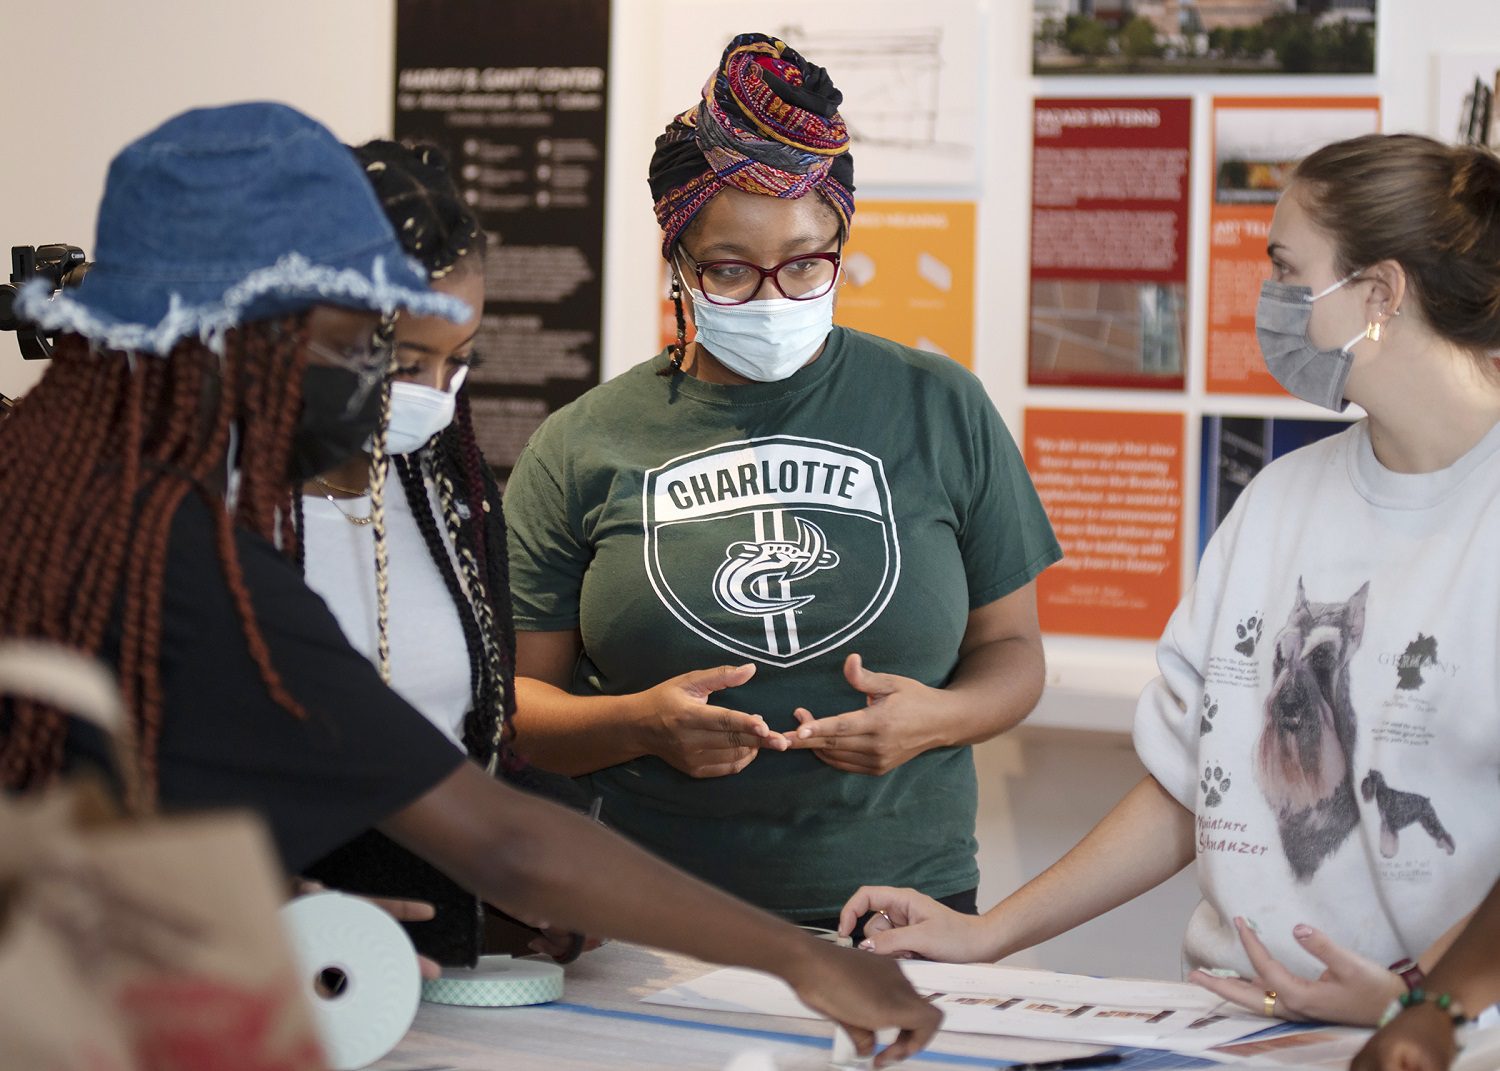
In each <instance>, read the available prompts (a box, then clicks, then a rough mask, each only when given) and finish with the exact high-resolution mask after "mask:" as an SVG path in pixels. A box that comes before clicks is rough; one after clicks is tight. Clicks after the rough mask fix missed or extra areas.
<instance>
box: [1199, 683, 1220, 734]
mask: <svg viewBox="0 0 1500 1071" xmlns="http://www.w3.org/2000/svg"><path fill="white" fill-rule="evenodd" d="M1218 713H1219V704H1218V703H1215V702H1214V700H1213V696H1211V695H1209V694H1208V693H1207V692H1204V693H1203V717H1202V718H1201V719H1200V720H1199V722H1198V732H1199V734H1200V735H1201V734H1203V733H1211V732H1213V731H1214V716H1215V715H1217V714H1218Z"/></svg>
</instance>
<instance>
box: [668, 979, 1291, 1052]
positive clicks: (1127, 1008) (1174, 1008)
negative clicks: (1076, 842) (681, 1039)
mask: <svg viewBox="0 0 1500 1071" xmlns="http://www.w3.org/2000/svg"><path fill="white" fill-rule="evenodd" d="M901 967H902V969H903V970H904V971H905V972H906V975H907V977H908V978H909V979H910V980H911V983H912V985H913V986H915V987H916V988H917V990H918V992H920V993H922V994H923V995H924V996H929V997H931V998H932V1001H933V1004H934V1005H935V1006H936V1007H938V1008H940V1009H941V1010H942V1012H943V1015H944V1021H943V1029H944V1030H956V1031H959V1032H960V1033H967V1034H998V1035H1004V1036H1009V1037H1021V1038H1033V1039H1037V1040H1045V1041H1073V1042H1084V1043H1087V1044H1096V1045H1129V1046H1138V1047H1143V1048H1153V1049H1168V1050H1171V1051H1174V1052H1191V1053H1204V1052H1205V1050H1207V1049H1210V1048H1212V1047H1213V1046H1215V1045H1222V1044H1224V1043H1225V1042H1229V1041H1235V1040H1237V1039H1239V1038H1242V1037H1245V1036H1246V1035H1247V1034H1253V1033H1255V1032H1257V1031H1260V1030H1264V1029H1265V1028H1266V1026H1267V1025H1268V1024H1267V1022H1266V1020H1265V1019H1262V1018H1260V1017H1252V1016H1248V1015H1244V1014H1242V1013H1240V1012H1239V1010H1238V1009H1237V1008H1234V1006H1233V1005H1230V1004H1227V1003H1225V1002H1224V1001H1221V1000H1220V999H1219V998H1218V997H1216V996H1214V995H1213V994H1212V993H1210V992H1208V991H1207V990H1205V989H1201V988H1199V987H1198V986H1195V985H1188V984H1185V983H1182V982H1154V981H1146V980H1138V979H1125V978H1088V977H1084V976H1082V975H1076V974H1056V973H1053V972H1051V971H1035V970H1028V969H1025V968H1020V967H994V966H976V965H969V964H952V963H929V962H925V961H918V960H906V961H903V962H902V963H901ZM644 1000H645V1002H646V1003H649V1004H666V1005H670V1006H673V1007H678V1008H697V1009H700V1010H705V1011H718V1012H741V1013H749V1014H759V1015H790V1016H794V1017H796V1018H800V1019H815V1018H818V1016H817V1015H816V1014H815V1013H814V1012H812V1011H810V1010H808V1008H807V1007H806V1006H805V1005H803V1003H802V1002H801V1001H799V1000H798V999H797V998H796V996H795V995H794V994H793V993H792V990H791V989H790V988H789V987H788V986H787V985H786V983H784V982H782V981H781V980H780V979H778V978H775V977H772V976H771V975H768V974H761V973H760V972H758V971H749V970H744V969H741V968H727V969H724V970H718V971H712V972H710V973H709V974H705V975H703V976H701V977H699V978H695V979H692V980H691V981H688V982H682V983H680V984H678V985H675V986H671V987H669V988H667V989H663V990H661V991H660V992H658V993H655V994H652V995H651V996H649V997H646V998H644Z"/></svg>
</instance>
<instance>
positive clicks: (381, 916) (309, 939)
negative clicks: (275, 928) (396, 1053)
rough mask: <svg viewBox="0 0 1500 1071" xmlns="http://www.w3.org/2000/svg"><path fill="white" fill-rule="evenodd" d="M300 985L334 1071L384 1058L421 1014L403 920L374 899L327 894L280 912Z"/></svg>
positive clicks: (415, 970) (417, 977) (417, 976)
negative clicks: (418, 1007)
mask: <svg viewBox="0 0 1500 1071" xmlns="http://www.w3.org/2000/svg"><path fill="white" fill-rule="evenodd" d="M281 920H282V925H283V926H284V928H285V929H286V932H287V936H288V938H289V939H290V941H291V944H292V950H293V952H294V953H295V954H296V957H297V964H298V967H299V968H300V970H301V977H300V984H301V985H302V988H303V991H304V992H305V993H306V995H307V1001H308V1003H309V1004H310V1005H311V1006H312V1009H313V1014H314V1016H315V1018H316V1020H317V1024H318V1033H319V1035H320V1037H321V1038H322V1040H323V1049H324V1052H325V1053H326V1055H327V1057H328V1066H329V1067H331V1068H333V1069H334V1071H352V1069H353V1068H356V1067H364V1066H365V1065H366V1064H372V1063H374V1062H375V1061H376V1060H378V1059H380V1058H381V1057H382V1056H384V1055H385V1054H386V1053H388V1052H390V1051H391V1050H392V1049H394V1048H395V1047H396V1043H397V1042H399V1041H400V1040H401V1039H402V1038H403V1037H405V1036H406V1031H407V1030H409V1029H410V1028H411V1023H412V1020H413V1019H415V1018H416V1016H417V1004H418V1002H419V999H420V995H421V982H422V975H421V970H420V968H418V966H417V951H416V949H415V948H413V947H412V943H411V938H409V937H407V936H406V931H405V930H403V929H402V928H401V926H400V924H399V923H398V922H396V920H395V919H393V918H391V916H389V915H387V914H386V913H385V912H384V911H382V910H380V908H378V907H376V906H375V905H374V904H372V903H370V902H369V901H367V900H360V899H358V898H357V897H353V896H345V895H344V894H343V893H336V892H323V893H314V894H313V895H311V896H303V897H299V898H298V899H296V900H293V901H292V902H291V903H289V904H287V905H286V906H284V907H283V908H282V909H281Z"/></svg>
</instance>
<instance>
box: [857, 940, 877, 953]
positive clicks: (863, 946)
mask: <svg viewBox="0 0 1500 1071" xmlns="http://www.w3.org/2000/svg"><path fill="white" fill-rule="evenodd" d="M859 947H860V950H861V951H863V952H873V951H875V942H874V941H872V940H870V939H869V938H868V937H866V938H865V939H864V940H863V941H861V942H860V943H859Z"/></svg>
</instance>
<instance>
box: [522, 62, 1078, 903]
mask: <svg viewBox="0 0 1500 1071" xmlns="http://www.w3.org/2000/svg"><path fill="white" fill-rule="evenodd" d="M842 99H843V98H842V96H841V95H840V93H839V91H838V90H837V89H835V88H834V86H833V83H832V80H831V79H830V77H829V74H828V72H827V71H825V70H823V68H821V67H819V66H818V65H817V64H815V63H813V62H811V61H810V60H808V59H807V58H806V57H804V56H801V55H799V54H798V53H797V52H796V51H795V50H794V49H793V48H792V47H791V46H789V45H788V44H786V43H785V42H783V41H779V40H776V39H774V38H771V37H767V36H765V35H764V34H744V35H741V36H739V37H736V38H734V39H733V40H732V41H731V42H730V43H729V46H728V47H727V48H726V49H725V50H724V53H723V55H722V58H721V59H720V61H719V64H718V66H717V67H716V68H715V69H714V70H713V71H712V72H711V74H710V76H709V78H708V81H707V83H706V84H705V85H704V88H703V93H702V97H701V99H700V100H699V101H698V103H697V104H695V105H694V106H693V107H692V108H690V109H688V110H687V111H685V112H683V113H682V114H681V115H679V116H678V117H677V118H675V119H673V120H672V122H671V123H670V124H669V125H668V126H667V129H666V132H665V133H663V134H662V135H661V137H659V138H658V139H657V142H656V152H655V155H654V156H653V157H652V161H651V174H650V186H651V192H652V196H653V198H654V200H655V202H656V215H657V219H658V221H659V222H660V224H661V228H662V245H661V251H662V255H663V256H664V257H665V259H666V261H667V263H668V264H669V265H670V268H671V272H672V278H673V294H674V298H675V300H676V302H677V310H678V323H679V332H678V339H677V342H676V343H675V344H674V345H672V346H671V347H669V348H668V349H667V350H666V351H665V352H663V353H661V354H660V355H658V356H657V357H655V358H653V359H651V360H649V361H646V362H644V363H643V364H640V365H637V366H636V367H635V368H633V369H631V370H630V371H629V372H627V373H625V374H624V375H622V376H620V377H618V378H617V379H615V380H613V381H611V382H610V383H607V384H604V385H603V386H600V387H597V388H595V389H594V390H592V391H590V392H589V393H588V394H586V395H584V397H583V398H581V399H579V400H578V401H577V402H575V403H574V404H572V405H570V406H568V407H567V408H566V409H564V410H562V411H560V412H558V413H556V414H554V415H553V416H552V417H551V418H550V419H549V420H548V421H547V422H546V423H545V424H544V425H543V426H542V427H541V429H540V430H538V431H537V433H536V434H535V436H534V437H533V438H532V440H531V442H530V444H529V445H528V446H527V448H526V450H525V452H524V453H523V454H522V456H521V458H520V459H519V460H518V462H517V465H516V468H515V471H514V473H513V474H512V476H511V481H510V483H509V485H508V487H507V490H506V519H507V524H508V525H509V528H510V534H511V586H512V591H513V594H514V600H515V609H516V629H517V636H516V650H517V654H516V667H517V670H516V671H517V692H518V700H519V704H518V707H519V709H518V711H517V715H516V719H515V727H516V737H515V746H516V749H517V750H518V751H519V752H520V753H521V755H522V756H523V757H525V758H527V759H528V760H530V761H532V762H535V763H536V764H537V765H539V766H542V767H544V768H547V769H553V770H557V771H560V772H564V773H570V774H575V775H587V777H588V784H589V786H590V788H591V790H592V791H594V792H596V793H598V794H599V795H601V796H602V797H603V799H604V811H605V813H606V814H608V815H609V816H610V821H611V824H612V825H614V826H615V828H617V829H620V830H621V831H623V832H625V833H627V834H629V835H630V836H632V837H634V838H635V839H637V840H638V841H640V842H641V843H642V844H644V845H646V846H647V847H649V848H651V849H652V850H653V851H656V852H658V853H660V854H662V855H664V856H666V857H667V858H668V859H671V860H672V861H673V862H675V863H677V864H679V865H680V866H683V867H684V868H686V869H688V870H690V871H692V872H693V873H696V874H698V875H700V876H702V877H704V878H707V879H708V880H709V881H711V882H713V883H714V884H716V885H719V886H721V887H723V888H726V889H728V890H729V891H731V892H733V893H736V894H737V895H740V896H743V897H745V898H746V899H749V900H750V901H752V902H753V903H757V904H759V905H761V906H762V907H766V908H769V909H771V910H773V911H775V912H777V913H778V914H780V915H782V916H784V917H786V918H789V919H792V920H794V921H797V922H801V923H804V924H807V925H811V926H817V927H826V926H830V925H831V924H832V923H833V921H834V920H835V919H836V918H837V913H838V909H839V907H840V906H841V905H842V904H843V902H844V900H845V898H846V897H847V896H848V894H849V893H850V892H851V891H852V890H853V889H854V888H855V887H856V886H857V885H858V884H859V883H860V882H862V881H870V880H882V881H898V882H901V883H910V884H916V885H919V886H920V887H921V888H923V889H924V890H925V891H927V892H929V893H931V894H932V895H934V896H937V897H940V898H944V899H946V900H947V902H949V903H951V904H953V905H955V906H957V907H959V908H960V909H967V910H970V911H972V910H973V906H974V895H975V888H976V886H977V884H978V876H979V875H978V868H977V866H976V864H975V840H974V824H975V811H976V805H977V786H976V781H975V772H974V762H973V756H972V752H971V749H970V745H972V744H975V743H978V742H979V741H982V740H986V739H988V738H990V737H992V736H994V735H995V734H997V733H1000V732H1002V731H1004V730H1006V729H1008V728H1010V727H1011V726H1013V725H1014V724H1016V723H1017V722H1018V721H1020V720H1021V718H1023V717H1024V716H1025V715H1026V714H1027V713H1028V712H1029V711H1030V710H1031V708H1032V706H1033V705H1034V704H1035V702H1036V699H1037V696H1038V695H1039V694H1040V691H1041V686H1042V651H1041V643H1040V639H1039V635H1038V627H1037V617H1036V599H1035V589H1034V583H1033V581H1034V579H1035V577H1036V575H1037V574H1038V573H1040V572H1041V571H1042V570H1043V569H1044V568H1045V567H1046V566H1048V565H1049V564H1051V563H1052V562H1053V561H1055V560H1056V559H1057V558H1058V557H1059V556H1060V551H1059V549H1058V545H1057V541H1056V540H1055V539H1054V538H1053V535H1052V530H1051V528H1050V527H1049V525H1048V523H1047V518H1046V516H1045V514H1044V513H1043V511H1042V507H1041V503H1040V501H1039V500H1038V498H1037V495H1036V492H1035V491H1034V489H1033V488H1032V485H1031V481H1030V479H1029V477H1028V476H1027V474H1026V470H1025V467H1024V465H1023V463H1022V460H1021V457H1020V454H1019V451H1017V449H1016V447H1015V443H1014V442H1013V441H1012V439H1011V437H1010V434H1009V433H1008V432H1007V430H1006V428H1005V426H1004V424H1003V423H1002V422H1001V420H1000V417H999V414H998V413H996V411H995V407H994V406H993V405H992V404H991V402H990V400H989V398H988V396H987V395H986V394H985V391H984V388H983V387H982V386H981V385H980V383H979V381H978V380H977V379H975V378H974V376H972V375H971V374H970V373H969V372H968V371H966V370H965V369H964V368H963V367H962V366H960V365H959V364H958V363H957V362H954V361H951V360H948V359H947V358H945V357H939V356H936V355H934V354H930V353H922V352H919V351H917V350H913V349H909V348H907V347H905V346H901V345H898V344H896V343H894V342H889V341H886V340H885V339H880V338H875V337H873V336H871V335H865V334H861V333H860V332H857V331H851V330H848V329H846V328H841V327H835V326H834V325H833V303H834V298H835V294H836V286H837V282H838V278H839V264H840V251H841V249H842V247H843V243H844V239H845V237H846V235H847V232H848V229H849V226H850V223H851V220H852V218H853V213H854V197H853V187H854V166H853V163H852V160H851V157H850V153H849V130H848V127H847V126H846V125H845V123H844V120H843V118H842V116H841V115H840V113H839V106H840V104H841V102H842ZM684 290H685V291H687V293H688V294H689V296H690V298H691V301H692V306H693V317H694V322H695V325H696V329H697V336H696V340H695V341H694V342H693V343H691V344H688V343H687V342H686V340H685V337H684V336H685V331H684V324H683V310H682V302H683V291H684ZM726 662H728V663H730V664H728V665H724V663H726ZM712 667H718V668H712ZM715 693H717V694H715ZM877 875H880V877H879V878H877V877H876V876H877Z"/></svg>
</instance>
